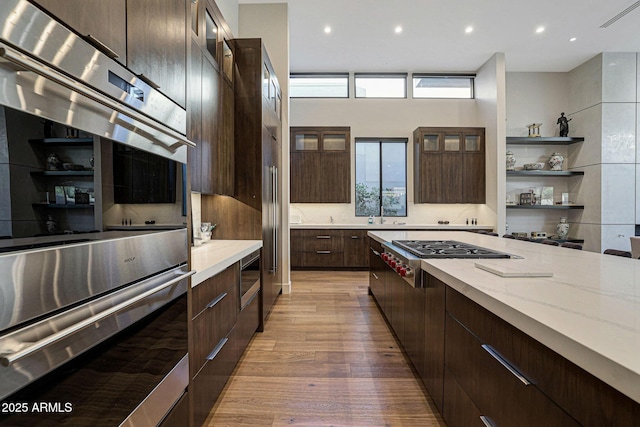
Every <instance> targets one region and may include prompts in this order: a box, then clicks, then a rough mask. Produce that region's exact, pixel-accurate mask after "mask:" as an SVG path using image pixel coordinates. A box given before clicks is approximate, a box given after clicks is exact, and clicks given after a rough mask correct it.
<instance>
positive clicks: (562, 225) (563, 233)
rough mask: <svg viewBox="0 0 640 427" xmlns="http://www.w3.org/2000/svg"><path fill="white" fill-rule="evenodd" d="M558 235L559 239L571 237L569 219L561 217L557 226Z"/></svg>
mask: <svg viewBox="0 0 640 427" xmlns="http://www.w3.org/2000/svg"><path fill="white" fill-rule="evenodd" d="M556 234H557V235H558V239H566V238H567V236H568V235H569V223H568V222H567V217H564V216H563V217H560V222H559V223H558V225H556Z"/></svg>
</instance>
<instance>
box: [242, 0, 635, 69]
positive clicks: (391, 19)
mask: <svg viewBox="0 0 640 427" xmlns="http://www.w3.org/2000/svg"><path fill="white" fill-rule="evenodd" d="M275 2H279V0H239V3H275ZM280 2H282V1H281V0H280ZM286 3H288V4H289V37H290V56H291V57H290V64H291V71H292V72H321V71H369V72H391V71H399V72H406V71H423V72H473V71H475V70H477V69H479V68H480V67H481V66H482V64H483V63H484V62H485V61H487V60H488V59H489V58H490V57H491V56H492V55H493V54H494V53H496V52H503V53H504V54H505V58H506V67H507V71H569V70H571V69H573V68H575V67H576V66H578V65H580V64H582V63H583V62H585V61H586V60H588V59H590V58H592V57H593V56H595V55H597V54H598V53H600V52H640V7H637V8H635V9H634V10H632V11H630V12H629V13H628V14H627V15H626V16H623V17H622V18H620V19H619V20H618V21H617V22H615V23H614V24H612V25H610V26H609V27H608V28H600V26H601V25H602V24H604V23H605V22H607V21H609V20H610V19H611V18H613V17H615V16H616V15H618V14H619V13H620V12H622V11H623V10H625V9H627V8H629V7H630V6H634V5H635V6H640V2H638V1H635V0H560V1H558V0H533V1H525V0H395V1H394V0H288V1H286ZM327 25H329V26H331V29H332V31H331V33H329V34H325V32H324V28H325V26H327ZM398 25H400V26H402V28H403V31H402V32H401V33H400V34H396V33H395V32H394V29H395V27H396V26H398ZM467 26H473V28H474V30H473V32H472V33H470V34H466V33H465V28H466V27H467ZM539 26H544V27H545V31H544V32H543V33H540V34H537V33H536V32H535V30H536V28H537V27H539ZM571 37H576V38H577V39H576V41H574V42H569V39H570V38H571Z"/></svg>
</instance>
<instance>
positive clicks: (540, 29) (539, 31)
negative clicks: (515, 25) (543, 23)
mask: <svg viewBox="0 0 640 427" xmlns="http://www.w3.org/2000/svg"><path fill="white" fill-rule="evenodd" d="M536 33H538V34H540V33H544V27H538V28H536Z"/></svg>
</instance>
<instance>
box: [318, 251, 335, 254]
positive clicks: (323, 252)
mask: <svg viewBox="0 0 640 427" xmlns="http://www.w3.org/2000/svg"><path fill="white" fill-rule="evenodd" d="M316 253H317V254H318V255H327V254H330V253H331V251H316Z"/></svg>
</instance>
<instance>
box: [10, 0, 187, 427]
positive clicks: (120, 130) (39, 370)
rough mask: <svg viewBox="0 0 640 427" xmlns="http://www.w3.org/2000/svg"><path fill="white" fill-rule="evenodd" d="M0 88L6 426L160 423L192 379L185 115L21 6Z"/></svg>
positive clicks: (15, 5)
mask: <svg viewBox="0 0 640 427" xmlns="http://www.w3.org/2000/svg"><path fill="white" fill-rule="evenodd" d="M0 87H1V88H2V89H1V90H0V178H1V181H2V188H1V189H0V275H2V277H3V279H2V281H0V401H1V403H0V425H12V426H21V425H24V426H32V425H73V426H83V425H91V426H96V425H108V426H111V425H114V426H117V425H131V426H134V425H135V426H147V425H148V426H155V425H158V424H159V423H161V422H162V420H163V418H164V417H165V415H166V414H167V413H168V412H169V411H170V410H171V408H172V407H173V406H174V405H175V404H176V403H177V402H179V401H181V398H182V397H183V396H184V393H185V389H186V386H187V382H188V371H189V370H188V358H187V301H186V299H187V297H186V295H187V288H188V282H189V276H190V275H191V272H190V271H188V259H187V254H188V247H189V242H188V238H187V230H186V225H185V224H186V194H185V193H186V191H185V181H186V180H185V178H184V175H183V174H184V173H185V172H184V171H186V167H185V166H186V165H185V164H186V157H187V147H188V146H189V145H192V143H191V142H190V141H188V140H187V139H186V137H185V134H186V112H185V110H184V109H182V108H180V107H179V106H178V105H177V104H175V103H173V102H172V101H171V100H170V99H168V98H167V97H165V96H164V95H163V94H162V93H161V92H159V91H158V90H156V89H154V88H153V87H151V86H149V85H148V84H146V83H145V82H144V81H143V80H141V79H140V78H139V77H138V76H136V75H135V74H133V73H132V72H131V71H129V70H128V69H126V68H125V67H123V66H122V65H120V64H118V63H117V62H115V61H114V60H112V59H111V58H109V57H108V56H106V55H105V54H103V53H102V52H101V51H100V50H98V49H96V48H95V47H93V46H92V45H91V44H89V43H87V42H86V41H85V40H84V39H83V38H81V37H79V36H78V35H77V34H75V33H73V32H72V31H70V30H69V29H68V28H66V27H65V26H63V25H61V24H59V23H58V22H57V21H56V20H54V19H53V18H52V17H50V16H49V15H47V14H46V13H45V12H43V11H42V10H40V9H39V8H37V7H35V6H34V5H33V4H31V3H30V2H28V1H26V0H3V2H2V7H0Z"/></svg>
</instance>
